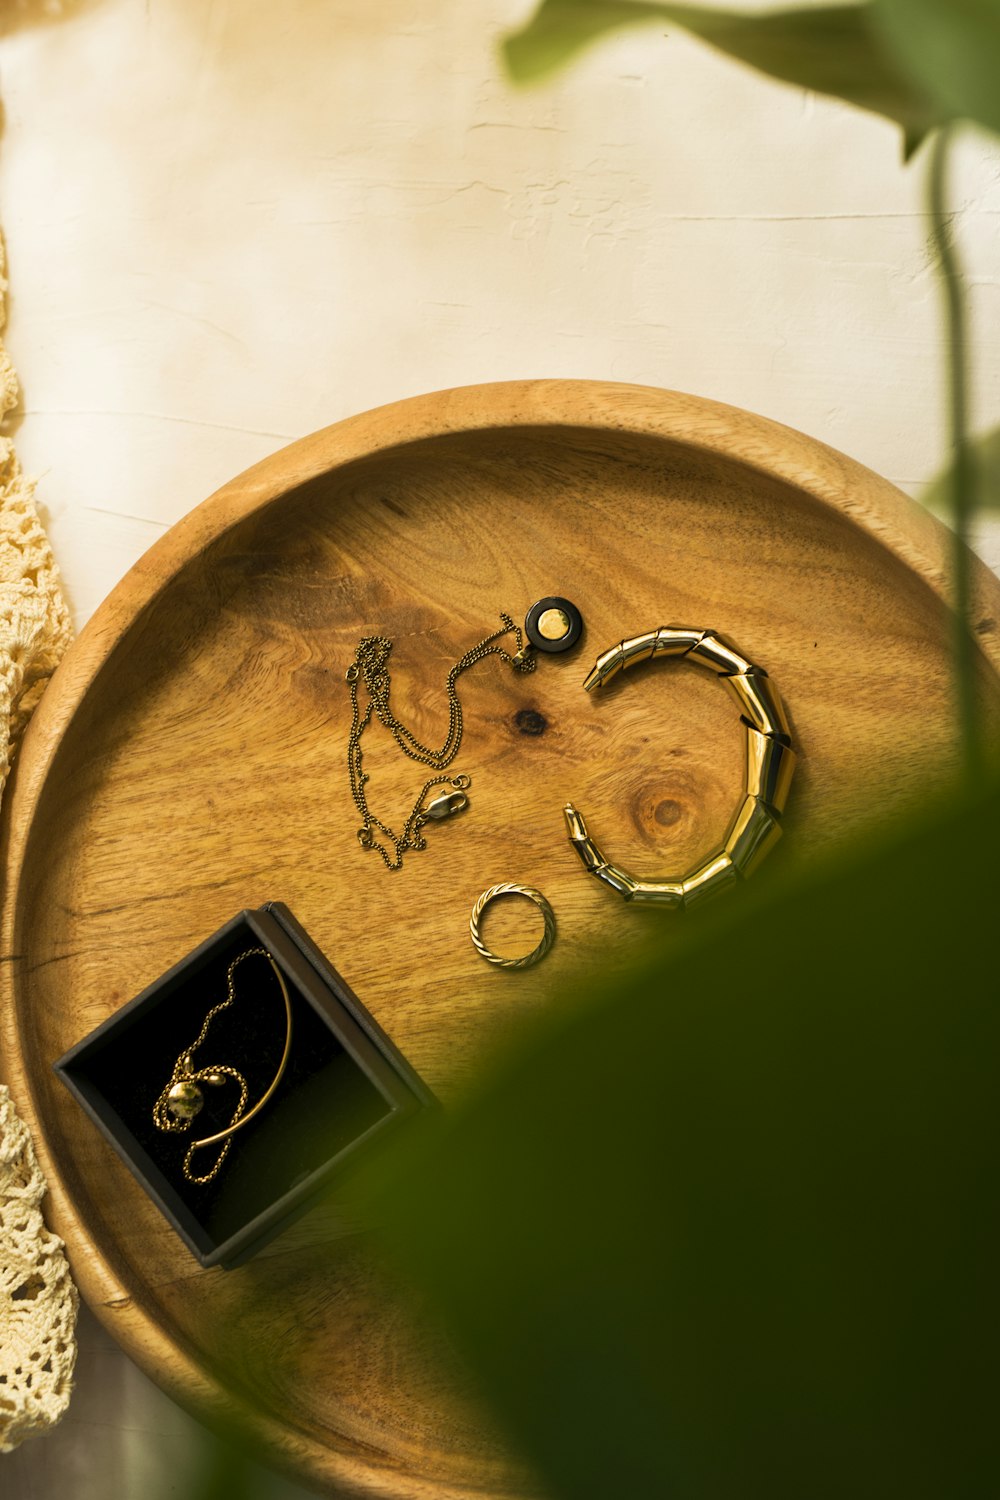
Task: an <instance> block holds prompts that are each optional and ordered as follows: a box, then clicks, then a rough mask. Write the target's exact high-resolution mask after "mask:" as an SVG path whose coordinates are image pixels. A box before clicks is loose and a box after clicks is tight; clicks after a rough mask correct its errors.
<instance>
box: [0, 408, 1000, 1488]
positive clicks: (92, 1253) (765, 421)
mask: <svg viewBox="0 0 1000 1500" xmlns="http://www.w3.org/2000/svg"><path fill="white" fill-rule="evenodd" d="M544 427H552V428H577V429H581V430H590V431H594V432H599V431H602V430H604V431H615V432H618V433H621V434H626V435H633V436H636V437H652V438H659V439H662V440H664V441H666V442H670V443H673V444H675V445H679V446H682V447H686V448H689V449H692V450H695V451H699V452H702V453H704V454H705V455H706V456H712V457H714V458H721V459H725V460H729V461H731V462H733V463H736V464H738V465H740V466H743V467H746V468H749V469H751V470H756V471H758V472H761V473H763V474H766V475H769V476H771V477H772V478H777V479H779V480H783V481H785V482H786V483H788V484H790V485H791V486H793V487H794V488H796V489H798V490H799V491H801V492H803V493H804V494H805V495H807V496H808V497H809V498H810V499H811V500H813V501H814V502H815V503H817V504H819V505H820V506H822V507H825V508H827V509H830V510H833V511H836V512H837V513H838V514H839V515H841V516H843V517H845V518H846V519H848V520H849V521H850V522H852V523H853V524H854V525H856V526H857V527H859V528H860V529H861V530H862V531H863V532H864V533H866V534H867V535H868V536H869V537H870V538H871V539H872V540H873V541H875V542H876V543H877V544H878V545H880V546H881V547H883V548H885V549H886V550H888V551H889V552H890V553H891V554H892V555H893V556H895V557H896V558H897V559H898V560H899V561H901V562H902V563H903V564H904V565H905V566H906V567H907V568H908V569H909V570H910V571H911V572H913V573H915V574H916V575H917V576H918V577H919V578H920V579H921V580H922V581H923V582H924V583H925V584H926V585H927V586H928V587H929V588H930V589H931V590H932V592H933V593H934V594H935V595H937V596H938V597H939V598H941V599H943V600H945V601H946V600H947V598H948V582H947V576H948V560H949V557H950V553H951V550H952V547H953V537H952V533H951V532H950V531H949V530H948V528H947V527H946V526H944V525H943V523H942V522H940V521H938V520H937V519H936V518H935V517H933V516H932V515H930V514H929V513H928V512H927V511H925V510H923V509H922V508H921V507H920V506H919V504H918V503H917V502H916V501H914V500H911V499H910V497H909V496H907V495H906V494H904V493H903V492H902V491H901V490H899V489H897V488H896V486H895V485H893V484H891V483H890V482H889V481H888V480H886V479H883V478H882V477H881V476H879V475H878V474H876V473H875V472H874V471H872V470H871V469H868V468H866V467H865V466H864V465H862V464H860V463H858V462H857V461H856V460H854V459H851V458H849V457H847V456H846V455H845V454H843V453H841V452H839V451H838V450H836V449H834V448H831V447H829V446H827V445H826V444H824V443H822V442H821V441H819V440H818V439H816V438H812V437H809V436H808V435H806V434H804V433H802V432H799V431H797V430H796V429H794V428H791V427H787V426H784V425H783V424H781V423H778V422H775V421H772V420H771V419H769V418H767V417H763V416H759V415H756V414H754V413H751V412H747V411H744V410H742V409H741V408H738V407H733V406H728V405H725V404H723V403H720V402H716V401H712V400H709V399H707V398H704V397H699V396H693V395H687V394H684V393H681V392H676V391H670V390H665V389H660V388H658V387H655V386H641V385H631V384H622V383H617V382H606V381H592V380H523V381H505V382H499V383H491V384H485V385H472V386H462V387H457V388H451V389H447V390H443V391H434V392H429V393H427V394H424V395H419V396H412V397H409V398H407V399H405V400H402V401H397V402H392V403H389V404H387V405H384V406H381V407H377V408H374V409H372V410H370V411H366V412H362V413H360V414H357V415H354V416H350V417H347V418H345V419H343V420H341V421H339V422H336V423H334V424H332V425H331V426H329V427H325V428H322V429H320V430H319V431H318V432H315V433H312V434H310V435H308V436H306V437H303V438H300V439H298V440H296V441H295V442H293V443H291V444H289V445H287V446H285V447H283V448H280V449H278V450H277V451H276V452H275V453H273V454H271V455H269V456H268V457H266V458H264V459H263V460H261V461H260V462H258V463H256V464H255V465H253V466H252V467H251V468H249V469H247V470H245V471H244V472H243V473H241V474H239V475H237V476H235V477H234V478H233V479H231V480H229V481H228V482H227V483H226V484H224V485H223V486H222V487H221V488H220V489H218V490H216V491H215V492H214V493H213V494H212V495H210V496H209V497H208V498H207V499H206V500H204V501H202V502H201V503H200V504H199V505H197V506H196V507H195V508H194V509H193V510H191V511H190V512H188V514H187V515H185V516H183V517H182V518H181V519H180V520H178V521H177V522H176V523H175V524H174V525H173V526H172V527H170V529H169V530H168V531H167V532H166V533H165V534H164V535H163V536H162V537H161V538H159V539H158V540H157V541H156V542H155V543H154V544H153V546H152V547H151V548H150V549H149V550H148V551H147V552H146V553H145V554H144V555H143V556H142V557H140V558H139V560H138V561H137V562H136V563H135V564H134V565H133V566H132V567H131V568H130V569H129V571H128V572H127V573H126V574H125V575H124V576H123V577H122V579H121V580H120V581H119V582H118V583H117V584H116V585H115V587H114V588H113V589H112V590H111V592H110V593H109V594H108V596H107V597H106V598H105V599H104V600H103V602H102V603H101V604H100V605H99V606H98V607H97V609H96V610H95V612H94V614H93V615H92V617H91V619H90V620H89V621H88V623H87V624H86V625H85V627H84V628H83V630H82V631H81V633H80V635H79V636H78V638H77V639H76V641H74V642H73V644H72V645H71V647H70V648H69V650H68V651H67V653H66V655H65V657H64V658H63V661H62V662H61V664H60V665H59V667H58V669H57V671H56V672H55V674H54V675H53V678H52V680H51V682H50V684H49V686H48V687H47V688H46V691H45V693H44V695H43V697H42V700H41V703H40V705H39V707H38V709H37V710H36V712H35V714H34V717H33V719H32V722H31V724H30V725H29V727H28V730H27V733H26V735H25V738H24V741H23V744H22V747H21V750H20V752H19V755H18V757H17V763H16V765H15V771H14V774H13V775H12V777H11V781H10V784H9V785H8V788H7V795H6V798H5V799H4V805H3V810H2V816H0V871H2V877H3V890H2V896H0V955H2V959H0V963H2V969H3V972H4V982H3V986H2V992H0V1059H2V1064H3V1068H2V1071H3V1075H4V1076H5V1078H6V1081H7V1083H8V1085H9V1087H10V1090H11V1094H12V1096H13V1098H14V1101H15V1104H16V1105H17V1108H18V1109H19V1110H20V1112H21V1114H22V1117H23V1118H24V1119H25V1121H26V1123H27V1124H28V1126H29V1128H30V1130H31V1132H32V1135H33V1138H34V1141H35V1145H36V1150H37V1152H38V1155H39V1159H40V1161H41V1163H42V1166H43V1169H44V1171H45V1173H46V1177H47V1180H48V1184H49V1206H48V1215H47V1216H48V1217H49V1219H50V1220H51V1222H52V1223H53V1226H54V1228H55V1229H56V1231H57V1233H58V1234H59V1235H60V1236H61V1237H62V1238H63V1240H64V1241H65V1242H66V1246H67V1250H68V1253H69V1257H70V1263H71V1267H72V1270H73V1275H74V1278H75V1279H76V1281H77V1284H78V1286H79V1288H80V1291H81V1293H82V1294H83V1296H84V1298H85V1300H86V1301H87V1302H88V1304H89V1305H90V1307H91V1308H92V1309H93V1310H94V1312H95V1313H96V1315H97V1316H98V1317H99V1318H100V1320H101V1322H102V1323H103V1324H104V1326H105V1327H106V1329H107V1330H108V1332H109V1333H110V1334H111V1336H112V1337H113V1338H114V1339H115V1340H116V1341H117V1342H118V1343H119V1344H120V1345H121V1346H122V1347H123V1348H124V1349H125V1350H126V1352H127V1353H128V1354H129V1355H130V1356H131V1357H132V1358H134V1359H135V1360H136V1362H137V1363H138V1364H139V1365H140V1366H141V1367H142V1368H143V1369H144V1370H145V1371H146V1373H147V1374H149V1375H150V1376H151V1378H153V1379H154V1380H155V1381H156V1382H157V1383H158V1384H159V1385H160V1386H161V1387H162V1388H163V1389H165V1390H166V1391H167V1392H168V1393H169V1394H170V1395H171V1396H172V1397H173V1398H174V1399H176V1400H178V1401H179V1403H180V1404H181V1405H183V1406H185V1407H187V1408H188V1409H189V1410H192V1411H193V1412H194V1413H195V1414H196V1415H197V1416H199V1417H200V1418H201V1419H202V1420H213V1419H214V1420H221V1421H227V1422H233V1421H235V1422H236V1423H238V1424H239V1425H240V1426H241V1427H242V1428H244V1430H246V1431H248V1432H249V1433H250V1434H252V1436H253V1439H254V1441H255V1443H256V1445H257V1446H258V1447H259V1448H260V1449H261V1451H262V1452H263V1453H264V1454H265V1456H266V1459H267V1461H269V1462H271V1463H273V1464H275V1465H276V1466H278V1467H280V1468H283V1469H285V1470H286V1471H288V1472H291V1473H292V1474H294V1475H295V1477H296V1478H298V1479H299V1480H300V1481H301V1480H302V1479H305V1482H306V1483H312V1484H316V1483H322V1484H324V1485H327V1486H330V1485H332V1486H335V1487H336V1489H337V1492H338V1493H340V1494H342V1495H344V1496H345V1497H348V1496H352V1497H353V1496H357V1497H366V1500H370V1497H375V1496H378V1497H384V1500H402V1497H404V1496H405V1497H406V1500H432V1497H433V1500H468V1497H469V1496H470V1494H471V1493H473V1491H470V1490H469V1489H467V1488H465V1487H461V1486H460V1487H455V1486H453V1485H452V1484H450V1483H443V1482H439V1481H436V1480H433V1479H427V1478H424V1477H422V1476H420V1475H414V1474H401V1473H400V1472H399V1471H398V1470H396V1469H394V1468H378V1467H373V1466H372V1464H371V1462H370V1461H369V1460H366V1459H364V1458H359V1457H357V1456H356V1455H353V1454H349V1453H345V1452H343V1451H339V1450H333V1449H331V1448H329V1447H327V1446H326V1445H324V1444H322V1443H319V1442H318V1441H315V1440H313V1439H311V1438H309V1437H307V1436H306V1435H304V1434H303V1433H301V1432H299V1431H296V1430H294V1429H292V1428H290V1427H289V1426H288V1425H286V1424H285V1423H283V1422H281V1421H279V1420H277V1419H276V1418H274V1417H272V1416H271V1415H269V1414H268V1413H265V1412H261V1411H260V1410H258V1409H256V1408H253V1409H248V1408H247V1407H245V1406H244V1404H243V1403H242V1402H241V1401H240V1400H239V1397H238V1396H237V1395H236V1394H235V1393H234V1392H233V1391H232V1390H229V1389H227V1388H226V1386H224V1385H223V1384H222V1382H221V1380H220V1379H214V1378H212V1377H210V1376H209V1375H208V1373H207V1372H206V1370H205V1369H204V1368H203V1367H202V1365H201V1364H200V1363H199V1362H198V1360H197V1359H196V1358H195V1356H194V1355H193V1353H192V1352H191V1351H190V1350H188V1349H186V1348H183V1347H180V1346H178V1345H177V1344H176V1343H174V1342H173V1341H172V1340H170V1339H169V1338H168V1337H167V1336H166V1334H165V1333H164V1330H163V1327H162V1324H161V1323H160V1321H159V1319H158V1317H157V1316H156V1314H155V1313H154V1312H153V1310H152V1309H151V1308H150V1307H148V1306H146V1305H145V1301H144V1298H143V1296H142V1290H143V1289H139V1292H138V1295H137V1289H136V1288H134V1287H127V1286H125V1285H124V1284H122V1282H120V1281H119V1280H118V1278H117V1276H116V1273H115V1270H114V1267H113V1265H112V1263H111V1260H110V1258H109V1257H108V1255H107V1254H106V1252H105V1250H104V1249H103V1248H102V1247H98V1246H96V1245H94V1244H92V1243H91V1242H90V1240H89V1239H88V1236H87V1233H86V1228H85V1225H84V1222H83V1218H84V1216H83V1215H82V1214H81V1213H80V1211H79V1210H78V1209H77V1207H76V1205H75V1204H74V1202H73V1200H72V1197H71V1195H70V1193H69V1191H68V1190H67V1189H66V1188H65V1187H64V1185H63V1183H62V1181H61V1178H60V1174H59V1170H58V1164H57V1162H56V1161H55V1159H54V1158H53V1156H52V1154H51V1153H50V1151H49V1149H48V1143H47V1140H46V1136H45V1130H44V1125H43V1119H42V1115H41V1112H40V1109H39V1107H38V1101H37V1095H36V1090H35V1087H34V1085H33V1082H32V1076H31V1071H30V1068H29V1066H28V1063H27V1059H26V1057H25V1056H24V1054H23V1052H22V1049H21V1046H20V1037H19V1032H18V1025H17V1020H18V1004H17V997H16V993H15V992H16V987H17V979H18V974H17V968H18V958H17V955H18V945H17V936H18V933H19V929H20V925H21V911H22V904H23V903H22V902H21V901H20V900H19V893H20V886H21V881H22V877H23V875H24V870H25V860H26V856H27V854H28V852H29V850H30V847H31V832H32V822H33V817H34V812H35V809H36V807H37V804H38V802H39V800H40V798H41V796H42V794H43V791H44V788H45V784H46V780H47V777H48V774H49V772H50V770H51V768H52V765H53V761H54V759H55V756H56V754H57V752H58V749H59V747H60V745H61V743H62V740H63V737H64V735H65V733H66V731H67V729H68V728H69V726H70V724H71V723H72V720H73V718H74V715H75V713H76V711H77V709H78V708H79V707H80V705H81V704H82V702H83V700H84V699H85V698H86V696H87V693H88V692H89V690H90V688H91V687H92V685H93V684H94V683H95V682H96V680H97V678H98V677H99V675H100V673H101V671H102V669H103V667H104V665H105V664H106V662H107V661H108V659H109V657H110V656H111V654H112V652H113V651H114V649H115V647H116V646H117V644H118V642H119V640H120V639H122V638H123V637H124V636H125V635H126V634H127V633H128V631H129V630H130V629H131V628H132V627H133V626H134V625H135V623H136V622H137V621H138V619H139V618H140V617H141V615H142V614H143V613H144V612H145V611H146V610H147V609H148V608H149V607H150V606H151V605H152V604H153V603H154V601H155V600H156V599H157V598H158V597H159V595H160V594H161V593H162V592H163V591H164V590H165V589H166V588H167V587H168V586H169V585H170V583H171V581H172V580H173V579H174V577H176V576H177V575H178V574H179V573H180V572H181V571H182V570H183V569H184V568H185V567H186V566H187V565H189V564H190V563H191V561H192V560H193V559H194V558H196V557H197V556H198V555H199V554H200V553H201V552H203V551H204V550H205V549H206V548H207V547H208V546H210V545H211V544H213V543H214V542H215V541H217V540H218V538H220V537H221V536H223V535H224V534H225V533H226V532H227V531H229V530H231V529H232V528H233V527H235V526H237V525H239V524H240V523H241V522H242V521H243V520H245V519H246V518H247V517H248V516H250V515H252V514H254V513H256V512H257V511H260V510H263V509H264V508H266V507H267V506H269V505H271V504H272V503H275V502H279V501H280V500H281V499H282V498H283V497H285V496H287V495H290V494H292V493H294V492H295V491H296V490H298V489H299V488H300V487H301V486H302V485H304V484H306V483H308V482H309V481H310V480H313V479H317V478H319V477H321V476H322V475H324V474H326V473H329V472H331V471H333V470H335V469H337V468H339V467H341V466H343V465H345V464H348V463H352V462H355V461H357V460H360V459H364V458H368V457H373V456H375V455H377V454H380V453H388V452H391V451H392V450H393V449H396V448H400V447H403V446H405V445H408V444H411V443H414V442H418V441H420V440H422V439H433V438H439V437H443V436H446V435H459V434H471V433H474V432H482V431H490V430H497V431H499V430H512V429H513V430H517V429H519V428H523V429H538V428H544ZM971 574H972V593H973V600H974V606H975V610H976V611H977V613H979V612H982V611H984V610H986V611H990V610H992V611H996V612H998V614H1000V580H998V579H997V578H996V577H995V576H994V574H993V573H992V572H991V571H990V569H989V568H988V567H987V566H986V564H985V563H983V562H982V560H981V559H980V558H978V557H977V556H975V554H972V568H971ZM976 641H977V644H978V647H979V650H980V652H981V653H982V655H983V656H984V657H985V658H986V661H987V662H988V663H989V664H990V665H991V666H992V668H993V669H994V671H996V672H997V673H998V674H1000V632H994V633H991V634H986V635H977V636H976ZM198 1274H201V1275H204V1274H207V1273H205V1272H203V1271H200V1268H199V1271H198ZM474 1492H475V1493H476V1494H478V1495H480V1496H483V1495H485V1494H486V1492H485V1491H484V1490H482V1489H480V1488H478V1487H477V1488H476V1489H475V1491H474ZM493 1493H494V1495H495V1496H499V1493H500V1492H498V1491H495V1490H494V1492H493ZM507 1493H508V1492H507V1491H504V1494H507ZM509 1493H510V1494H511V1495H513V1494H514V1493H515V1492H509ZM516 1493H517V1494H518V1495H519V1496H520V1495H521V1494H522V1492H521V1491H517V1492H516Z"/></svg>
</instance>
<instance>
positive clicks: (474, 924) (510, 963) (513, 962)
mask: <svg viewBox="0 0 1000 1500" xmlns="http://www.w3.org/2000/svg"><path fill="white" fill-rule="evenodd" d="M500 896H527V898H528V900H529V901H533V902H534V904H535V905H536V906H537V907H538V910H539V911H540V912H541V914H542V917H543V919H544V921H545V931H544V932H543V933H542V940H541V942H540V943H539V944H538V947H537V948H533V949H532V950H531V952H530V953H526V954H525V955H524V957H523V958H501V957H500V955H499V954H498V953H491V952H490V950H489V948H487V946H486V944H485V943H484V942H483V940H482V938H481V937H480V936H479V918H480V917H481V916H482V914H483V912H484V911H485V910H486V908H487V907H488V906H489V904H490V902H491V901H496V900H497V898H498V897H500ZM469 933H470V935H471V937H472V943H473V946H474V947H475V950H476V952H477V953H478V954H479V956H480V958H485V960H486V962H487V963H488V964H496V966H497V968H499V969H530V968H531V966H532V964H537V963H538V962H539V960H540V959H543V958H544V957H545V955H546V953H548V951H549V949H550V948H551V947H552V941H553V939H554V937H555V935H556V916H555V912H554V911H553V910H552V908H551V906H550V905H549V903H548V902H547V901H546V899H545V897H544V896H543V895H542V893H541V891H536V890H535V888H534V886H531V885H513V884H512V883H511V882H510V881H504V882H503V883H501V884H500V885H491V886H490V888H489V890H488V891H484V892H483V894H482V895H481V896H480V898H479V900H478V901H477V902H476V904H475V906H474V907H473V908H472V916H471V917H470V918H469Z"/></svg>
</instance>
